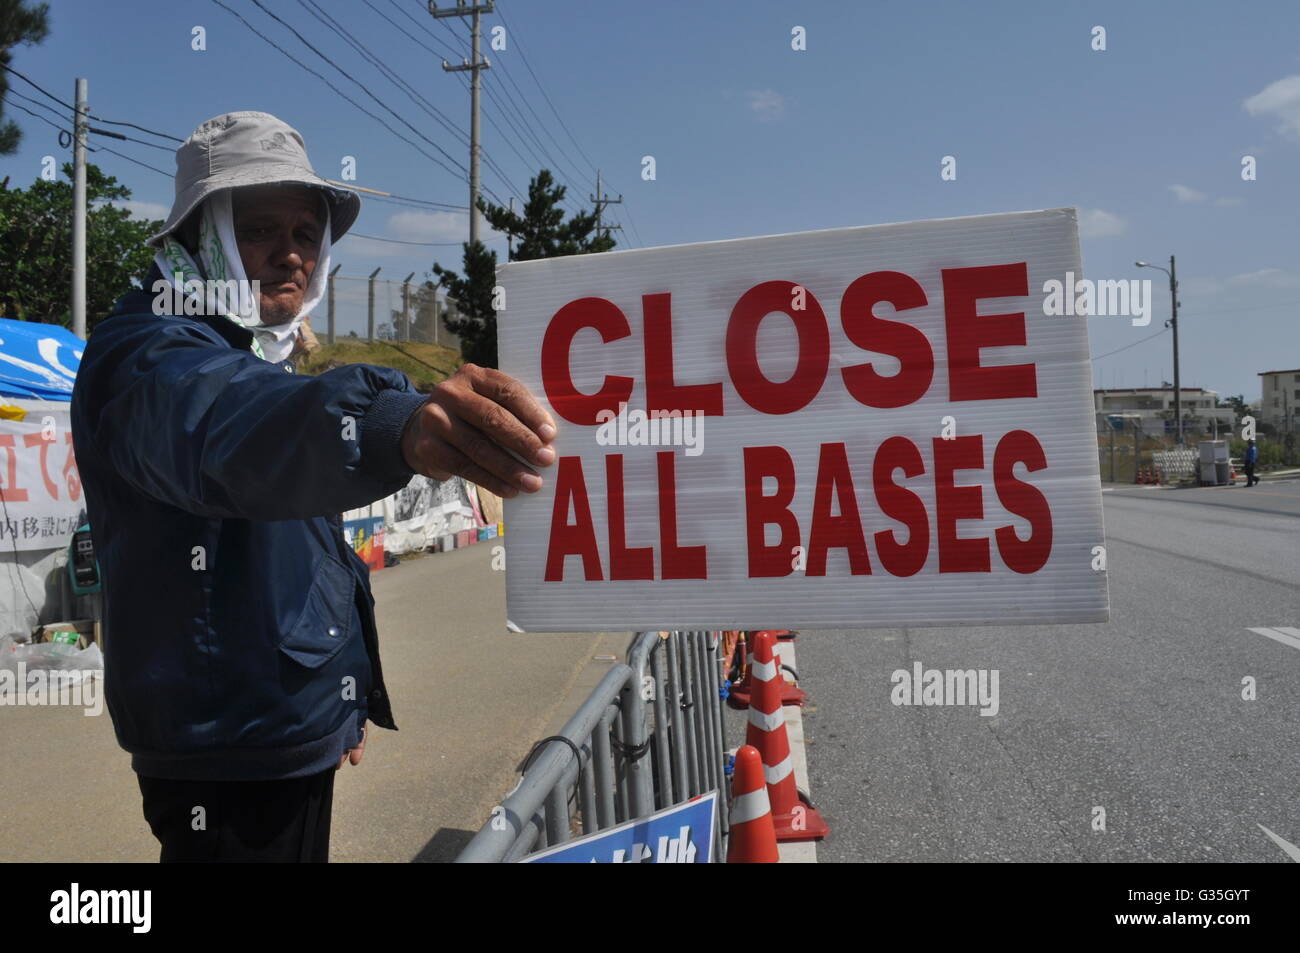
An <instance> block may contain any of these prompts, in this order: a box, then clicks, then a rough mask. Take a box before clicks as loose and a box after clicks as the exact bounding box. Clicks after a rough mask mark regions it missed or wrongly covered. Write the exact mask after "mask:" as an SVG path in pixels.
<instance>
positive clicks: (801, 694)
mask: <svg viewBox="0 0 1300 953" xmlns="http://www.w3.org/2000/svg"><path fill="white" fill-rule="evenodd" d="M764 632H766V633H767V634H768V635H770V636H775V635H776V633H775V632H774V631H772V630H769V629H764V630H762V631H759V632H755V633H753V634H752V637H751V638H750V640H749V642H748V643H747V644H746V647H745V648H746V656H745V671H744V673H743V674H742V675H741V677H740V680H739V681H738V682H736V684H735V685H732V686H731V690H730V691H729V692H728V694H727V704H729V705H730V706H731V707H732V708H736V709H744V708H748V707H749V705H750V699H751V696H752V695H753V693H754V678H753V671H754V640H755V639H757V638H758V637H759V636H760V635H762V634H763V633H764ZM777 674H778V676H779V678H780V691H781V704H782V705H802V704H803V703H804V702H805V701H807V700H808V693H807V692H805V691H804V690H803V689H802V688H800V687H799V686H798V685H792V684H791V683H790V682H787V681H786V680H785V676H784V675H781V674H780V672H778V673H777Z"/></svg>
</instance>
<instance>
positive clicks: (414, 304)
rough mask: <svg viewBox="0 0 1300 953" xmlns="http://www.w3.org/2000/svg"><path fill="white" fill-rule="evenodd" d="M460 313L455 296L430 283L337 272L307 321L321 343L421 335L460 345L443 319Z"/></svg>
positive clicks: (455, 346)
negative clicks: (451, 296) (319, 305)
mask: <svg viewBox="0 0 1300 953" xmlns="http://www.w3.org/2000/svg"><path fill="white" fill-rule="evenodd" d="M459 315H460V311H459V309H458V306H457V303H456V301H455V299H453V298H449V297H448V296H447V295H446V294H444V293H443V292H442V289H440V288H432V287H430V286H429V285H428V283H418V284H417V283H415V282H405V281H389V280H385V279H380V278H367V277H354V276H349V275H338V274H336V275H334V276H332V277H331V278H330V279H329V288H328V292H327V294H326V298H325V301H324V302H323V305H322V307H321V308H319V309H317V313H315V314H313V315H312V322H311V323H312V330H314V331H315V332H316V336H317V337H318V338H319V339H320V341H321V343H322V344H333V343H335V342H337V341H341V340H343V339H345V338H355V339H360V340H363V341H419V342H423V343H425V344H437V345H441V346H442V347H449V348H453V349H456V350H459V349H460V338H459V337H458V336H457V335H456V334H453V333H452V332H451V331H449V330H448V329H447V325H446V323H445V321H444V318H446V317H448V316H450V317H451V318H452V319H455V318H457V317H459Z"/></svg>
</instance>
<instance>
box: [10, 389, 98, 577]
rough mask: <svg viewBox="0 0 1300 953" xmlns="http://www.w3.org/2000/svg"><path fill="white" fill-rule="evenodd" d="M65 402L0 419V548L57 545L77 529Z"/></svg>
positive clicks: (77, 497)
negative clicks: (1, 506) (57, 406)
mask: <svg viewBox="0 0 1300 953" xmlns="http://www.w3.org/2000/svg"><path fill="white" fill-rule="evenodd" d="M9 399H10V398H0V403H3V402H4V401H5V400H9ZM66 406H67V405H66V404H65V405H64V408H63V409H60V410H48V409H46V410H32V411H29V412H28V413H27V415H26V416H25V417H24V418H23V419H22V420H14V419H12V418H0V497H3V499H4V511H3V512H0V548H3V549H6V550H11V551H12V550H14V549H17V550H19V551H27V550H47V549H58V548H60V547H62V546H66V545H68V542H69V541H70V540H71V538H72V534H73V532H74V531H75V530H76V528H77V525H78V524H77V516H78V514H80V512H81V511H82V510H83V509H84V508H85V506H86V503H85V500H84V499H83V498H82V495H81V475H80V474H79V473H78V472H77V459H76V457H75V456H73V453H72V428H71V427H70V426H69V424H68V411H67V409H66Z"/></svg>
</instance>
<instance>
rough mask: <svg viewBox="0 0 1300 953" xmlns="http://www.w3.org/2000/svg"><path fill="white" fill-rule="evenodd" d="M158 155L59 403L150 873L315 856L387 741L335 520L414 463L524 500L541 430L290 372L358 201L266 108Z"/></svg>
mask: <svg viewBox="0 0 1300 953" xmlns="http://www.w3.org/2000/svg"><path fill="white" fill-rule="evenodd" d="M176 165H177V172H176V200H175V204H174V205H173V206H172V210H171V213H170V214H169V215H168V217H167V221H166V222H165V223H164V225H163V228H162V230H161V231H160V232H159V233H158V234H157V235H154V236H152V237H151V238H150V239H149V244H150V245H151V246H153V247H155V248H156V249H157V258H156V259H155V263H154V267H153V269H152V270H151V272H150V273H149V275H148V276H147V277H146V279H145V282H144V289H143V290H141V291H136V292H132V293H129V294H127V295H125V296H124V297H123V298H122V299H121V300H120V301H118V303H117V305H116V307H115V309H114V311H113V314H112V315H111V316H110V317H109V318H107V319H106V320H104V321H103V322H101V323H100V324H99V325H98V326H97V327H96V328H95V331H94V333H93V334H92V335H91V337H90V340H89V341H88V343H87V346H86V350H85V354H84V355H83V358H82V362H81V367H80V370H79V372H78V375H77V382H76V386H75V389H74V391H73V398H72V410H71V413H72V431H73V439H74V443H75V446H76V448H77V464H78V469H79V472H80V475H81V479H82V482H83V486H84V487H85V491H86V501H87V506H88V509H89V513H90V521H91V532H92V535H93V537H94V542H95V548H96V551H97V555H98V556H99V559H100V565H101V569H102V573H103V576H104V581H105V605H104V615H105V619H104V622H105V638H104V643H105V677H106V686H105V687H106V695H107V699H108V708H109V712H110V714H111V716H112V719H113V726H114V730H115V732H116V734H117V739H118V742H119V744H121V746H122V747H123V748H125V749H126V750H127V751H128V752H130V753H131V756H132V767H133V768H134V770H135V771H136V773H137V775H138V776H139V782H140V789H141V792H142V795H143V800H144V814H145V817H146V819H147V820H148V822H149V825H150V827H151V829H152V830H153V832H154V834H155V836H156V837H157V838H158V840H159V841H160V843H161V844H162V853H161V859H162V860H164V861H171V860H186V861H226V860H275V861H278V860H284V861H325V860H328V851H329V827H330V808H331V803H332V797H333V777H334V772H335V771H336V770H337V769H338V768H340V767H342V766H343V764H344V763H345V762H347V761H351V763H353V764H357V763H359V762H360V761H361V754H362V750H363V747H364V743H365V734H366V726H367V721H372V722H374V723H375V724H377V725H380V726H381V727H384V728H390V729H396V727H397V726H396V724H395V723H394V721H393V716H392V709H391V706H390V704H389V698H388V694H387V690H386V689H385V687H384V679H383V673H382V669H381V667H380V660H379V645H378V636H377V632H376V629H375V621H374V612H373V607H374V599H373V597H372V596H371V595H370V586H369V580H368V570H367V569H366V566H365V564H364V563H363V562H362V561H361V560H360V559H359V558H358V557H357V556H356V555H355V554H354V553H353V552H352V550H351V547H349V546H348V545H347V543H346V542H345V541H344V539H343V535H342V525H341V521H340V518H339V516H338V514H339V513H341V512H343V511H344V510H348V509H352V508H354V507H357V506H362V505H364V504H366V503H369V502H372V501H374V500H377V499H380V498H382V497H385V496H387V495H389V494H391V493H393V492H395V491H397V490H398V489H400V488H401V487H403V486H405V485H406V483H407V482H409V480H410V478H411V477H412V476H413V475H414V474H416V473H422V474H425V475H427V476H430V477H433V478H434V479H438V480H445V479H448V478H449V477H450V476H452V475H459V476H463V477H465V478H466V479H469V480H472V481H473V482H475V483H478V484H480V485H482V486H485V487H487V488H488V489H490V490H492V491H493V492H496V493H498V494H500V495H503V496H514V495H516V494H517V493H518V492H520V491H521V490H522V491H524V492H535V491H536V490H537V489H538V488H539V487H540V486H541V477H540V476H539V475H538V473H537V472H536V470H534V469H533V466H539V467H544V466H548V465H550V464H551V463H552V462H554V459H555V454H554V451H553V449H552V448H551V447H550V443H551V441H552V440H553V439H554V436H555V424H554V421H553V420H552V419H551V417H550V415H549V414H547V413H546V411H545V410H544V409H542V407H541V406H540V405H539V404H538V403H537V402H536V401H535V400H534V399H533V398H532V396H531V395H530V394H528V392H527V390H526V389H525V388H524V387H523V386H522V385H521V384H519V382H518V381H515V380H514V379H512V378H510V377H508V376H506V375H504V374H502V373H500V372H499V371H495V370H492V369H484V368H478V367H474V366H473V365H466V366H465V367H462V368H461V369H460V370H459V371H458V372H457V373H456V374H455V375H453V376H452V377H451V378H449V379H448V380H447V381H444V382H443V383H441V384H439V385H438V386H437V387H436V388H435V389H434V392H433V393H432V394H431V395H429V396H428V397H427V398H426V397H425V396H424V395H421V394H418V393H416V392H415V391H414V390H413V388H412V387H411V383H410V381H409V380H408V379H407V378H406V376H405V375H404V374H402V373H400V372H398V371H395V370H392V369H389V368H383V367H372V366H369V365H361V364H357V365H349V366H345V367H340V368H336V369H334V370H331V371H328V372H326V373H324V374H321V375H319V376H317V377H298V376H297V375H295V374H294V373H293V366H292V364H290V363H289V362H288V361H287V360H286V358H287V357H288V356H289V354H290V352H291V351H292V349H293V345H294V341H295V338H296V336H297V332H298V328H299V325H300V323H301V321H302V319H303V317H304V316H305V315H306V314H308V313H309V312H310V311H311V309H312V308H313V307H315V305H316V304H317V303H318V302H319V301H320V300H321V297H322V295H323V291H324V287H325V276H326V275H328V272H329V255H330V249H331V246H332V245H333V244H334V243H336V242H337V241H338V240H339V239H340V238H341V237H342V236H343V235H344V234H345V233H346V232H347V230H348V229H349V228H350V227H351V226H352V224H353V222H354V221H355V220H356V217H357V213H358V211H359V209H360V204H361V203H360V199H359V198H358V197H357V195H356V193H354V192H351V191H349V190H347V189H344V188H339V187H335V186H333V185H331V184H330V183H328V182H326V181H325V180H324V179H322V178H320V177H319V176H318V175H316V173H315V172H314V171H313V170H312V167H311V164H310V162H309V161H308V159H307V153H306V148H305V145H304V143H303V140H302V137H301V136H300V135H299V134H298V133H297V132H296V131H295V130H294V129H292V128H291V127H290V126H288V125H286V124H285V123H283V122H281V121H280V120H278V119H276V118H275V117H274V116H270V115H268V114H266V113H260V112H234V113H227V114H225V115H222V116H218V117H216V118H214V119H211V120H209V121H207V122H205V123H203V124H202V125H201V126H199V127H198V129H196V130H195V132H194V134H193V135H191V136H190V137H189V139H187V140H186V141H185V142H184V144H182V145H181V147H180V148H179V149H178V150H177V153H176ZM232 288H237V289H239V291H240V292H242V293H241V294H239V295H233V294H227V293H226V292H228V291H230V289H232ZM236 298H237V299H238V300H237V302H236ZM520 461H527V463H522V462H520Z"/></svg>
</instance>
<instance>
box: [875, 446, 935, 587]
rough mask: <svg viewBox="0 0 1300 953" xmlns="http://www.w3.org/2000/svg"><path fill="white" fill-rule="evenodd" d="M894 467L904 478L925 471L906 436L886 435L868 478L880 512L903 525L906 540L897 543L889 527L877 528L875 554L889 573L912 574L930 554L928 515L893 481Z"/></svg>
mask: <svg viewBox="0 0 1300 953" xmlns="http://www.w3.org/2000/svg"><path fill="white" fill-rule="evenodd" d="M895 470H902V471H903V476H905V477H916V476H920V475H921V474H922V473H924V472H925V461H924V460H922V459H921V451H920V450H918V449H917V447H916V444H914V443H912V441H910V440H908V439H907V438H906V437H890V438H889V439H888V440H886V441H885V442H884V443H882V444H881V445H880V446H879V447H878V448H876V459H875V462H874V463H873V464H872V468H871V477H872V481H873V482H874V483H875V487H876V504H877V505H878V506H879V507H880V512H881V513H883V514H884V515H885V516H888V517H889V518H890V519H895V520H898V521H899V522H900V523H902V524H903V525H904V526H906V527H907V542H906V543H900V542H899V541H898V536H897V534H896V533H894V532H893V531H892V530H881V531H880V532H879V533H876V535H875V536H874V537H873V538H874V539H875V543H876V555H878V556H879V557H880V563H881V565H882V566H884V567H885V571H886V572H888V573H889V574H890V575H893V576H913V575H915V574H916V573H917V572H919V571H920V569H921V567H922V566H924V565H925V560H926V557H927V556H928V555H929V554H930V517H929V516H928V515H927V514H926V511H925V501H924V500H922V499H921V498H920V497H919V496H917V495H916V494H915V493H913V492H912V491H911V490H909V489H907V488H906V487H902V486H899V485H898V484H897V483H895V482H894V471H895Z"/></svg>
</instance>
